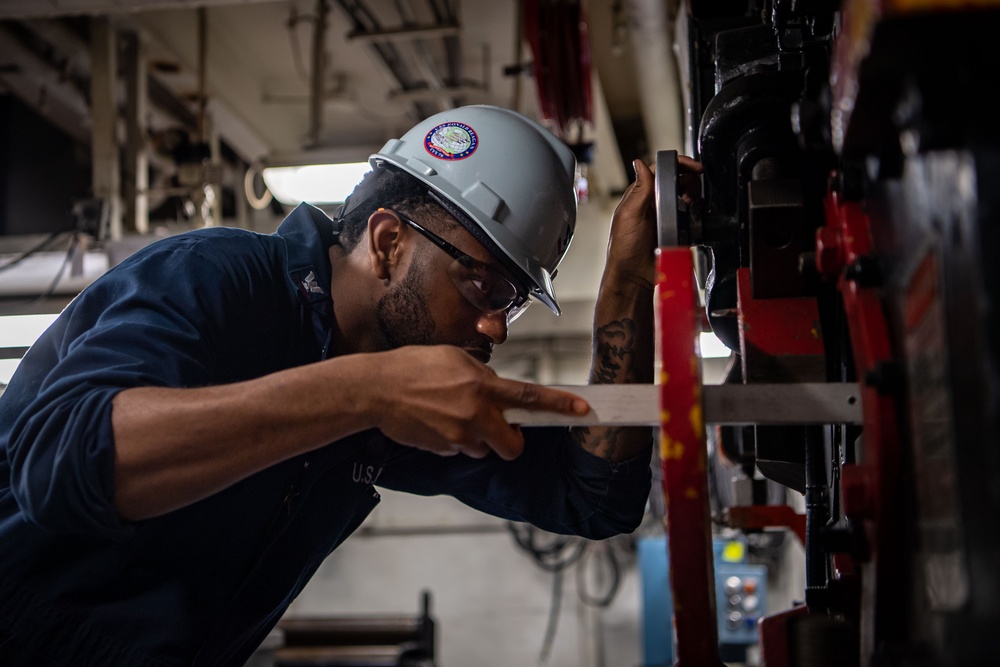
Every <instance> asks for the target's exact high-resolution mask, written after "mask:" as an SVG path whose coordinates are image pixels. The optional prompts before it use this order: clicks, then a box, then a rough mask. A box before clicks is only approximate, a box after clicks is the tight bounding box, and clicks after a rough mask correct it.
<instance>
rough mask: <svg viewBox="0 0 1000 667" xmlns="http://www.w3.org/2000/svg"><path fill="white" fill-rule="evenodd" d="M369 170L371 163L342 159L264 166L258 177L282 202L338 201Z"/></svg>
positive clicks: (345, 197)
mask: <svg viewBox="0 0 1000 667" xmlns="http://www.w3.org/2000/svg"><path fill="white" fill-rule="evenodd" d="M369 171H371V166H370V165H369V164H368V163H367V162H344V163H340V164H310V165H304V166H298V167H267V168H265V169H264V171H263V172H262V173H261V176H262V177H263V179H264V184H265V185H267V189H268V190H270V191H271V194H273V195H274V198H275V199H277V200H278V201H280V202H281V203H282V204H286V205H288V206H295V205H297V204H299V203H301V202H308V203H310V204H340V203H343V201H344V200H345V199H347V196H348V195H349V194H351V192H353V191H354V186H356V185H357V184H358V183H360V182H361V178H362V177H363V176H364V175H365V174H366V173H367V172H369Z"/></svg>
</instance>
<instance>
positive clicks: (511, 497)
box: [378, 428, 652, 539]
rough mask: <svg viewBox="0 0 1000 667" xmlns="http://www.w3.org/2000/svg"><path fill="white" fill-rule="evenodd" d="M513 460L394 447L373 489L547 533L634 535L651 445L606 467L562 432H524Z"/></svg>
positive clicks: (642, 508)
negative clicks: (442, 497) (456, 505)
mask: <svg viewBox="0 0 1000 667" xmlns="http://www.w3.org/2000/svg"><path fill="white" fill-rule="evenodd" d="M524 436H525V448H524V453H523V454H522V455H521V456H519V457H518V458H517V459H515V460H513V461H504V460H503V459H501V458H500V457H499V456H497V455H495V454H491V455H489V456H487V457H486V458H483V459H473V458H470V457H467V456H462V455H458V456H447V457H442V456H437V455H435V454H431V453H428V452H423V451H420V450H416V449H413V448H411V447H403V446H399V445H397V446H395V448H394V449H393V454H392V455H391V456H390V458H389V460H388V462H387V463H386V466H385V469H384V471H383V472H382V473H381V475H380V476H379V478H378V484H379V486H384V487H385V488H389V489H394V490H397V491H406V492H410V493H416V494H420V495H437V494H447V495H451V496H454V497H455V498H457V499H458V500H460V501H462V502H463V503H465V504H466V505H469V506H471V507H474V508H476V509H478V510H481V511H483V512H487V513H489V514H493V515H495V516H498V517H501V518H504V519H510V520H513V521H525V522H528V523H531V524H533V525H535V526H538V527H539V528H542V529H544V530H548V531H550V532H554V533H561V534H569V535H581V536H583V537H587V538H590V539H603V538H606V537H611V536H612V535H617V534H620V533H628V532H632V531H633V530H635V529H636V528H637V527H638V525H639V522H640V521H641V520H642V516H643V512H644V511H645V507H646V501H647V499H648V497H649V489H650V480H651V477H652V471H651V470H650V467H649V461H650V456H651V455H652V448H650V449H649V450H647V453H646V454H644V455H642V456H639V457H636V458H634V459H632V460H629V461H623V462H620V463H611V462H610V461H608V460H606V459H602V458H600V457H597V456H594V455H593V454H591V453H589V452H587V451H584V450H583V449H582V448H581V447H580V446H579V445H578V444H577V443H576V442H574V441H573V440H572V439H571V438H570V436H569V432H568V430H567V429H564V428H525V429H524Z"/></svg>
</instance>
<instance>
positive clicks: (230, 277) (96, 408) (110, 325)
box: [0, 235, 255, 539]
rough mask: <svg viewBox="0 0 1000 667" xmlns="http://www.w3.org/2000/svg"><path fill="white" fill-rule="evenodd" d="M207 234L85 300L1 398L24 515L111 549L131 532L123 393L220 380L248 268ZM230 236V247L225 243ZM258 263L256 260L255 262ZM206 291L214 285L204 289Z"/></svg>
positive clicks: (122, 272)
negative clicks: (123, 467) (111, 542)
mask: <svg viewBox="0 0 1000 667" xmlns="http://www.w3.org/2000/svg"><path fill="white" fill-rule="evenodd" d="M201 238H203V237H201V236H198V235H194V236H187V237H176V238H174V239H168V240H165V241H160V242H158V243H156V244H154V245H153V246H150V247H149V248H147V249H146V250H144V251H142V252H140V253H138V254H137V255H133V256H132V257H130V258H129V259H127V260H126V261H125V262H123V263H122V264H121V265H119V266H118V267H116V268H115V269H113V270H111V271H109V272H108V273H107V274H105V275H104V276H102V277H101V278H100V279H99V280H98V281H97V282H95V283H94V284H93V285H91V286H90V287H89V288H87V289H86V290H85V291H84V292H83V293H82V294H81V295H80V296H78V297H77V298H76V299H75V300H74V301H73V303H71V304H70V306H68V307H67V309H66V310H65V311H64V312H63V314H62V315H61V316H60V317H59V318H58V319H57V320H56V322H55V323H54V324H53V325H52V326H51V327H50V328H49V330H48V331H47V332H46V333H45V334H43V336H42V337H41V338H40V339H39V341H38V342H37V343H36V344H35V345H34V346H32V348H31V349H30V350H29V351H28V353H27V355H26V356H25V358H24V360H23V361H22V363H21V365H20V366H19V368H18V370H17V371H16V373H15V375H14V377H13V378H12V381H11V384H10V386H9V387H8V389H7V392H6V393H5V395H4V397H3V405H2V409H0V444H4V443H5V444H6V447H5V450H6V456H7V460H6V465H7V466H8V467H9V474H10V489H11V493H12V494H13V496H14V498H15V500H16V501H17V503H18V505H19V506H20V508H21V510H22V512H23V513H24V515H25V516H26V517H27V518H28V519H29V520H30V521H32V522H33V523H36V524H38V525H40V526H42V527H44V528H46V529H49V530H52V531H57V532H73V533H84V534H93V535H102V536H105V537H108V538H111V539H115V538H118V537H122V536H124V535H126V534H128V532H129V531H130V530H131V528H130V526H128V525H127V524H124V523H123V522H122V521H121V520H120V519H119V517H118V515H117V513H116V511H115V508H114V504H113V501H114V434H113V430H112V424H111V406H112V400H113V399H114V397H115V395H116V394H117V393H118V392H119V391H121V390H123V389H126V388H130V387H140V386H156V387H194V386H201V385H206V384H210V383H214V380H216V379H217V378H218V377H219V373H218V369H217V368H216V364H217V356H216V352H215V351H216V350H218V349H219V345H220V343H221V342H222V341H220V340H218V337H219V336H220V335H221V331H222V328H221V322H220V320H219V318H221V317H222V315H221V313H222V312H223V311H224V310H225V309H227V308H232V307H234V305H236V304H233V303H226V301H232V300H233V299H234V298H237V297H236V296H235V295H236V294H237V290H235V289H234V288H233V286H234V285H236V284H238V283H239V282H240V281H241V277H240V276H239V275H236V274H238V273H239V272H240V271H241V270H243V267H241V264H240V263H239V262H235V261H231V260H230V258H231V257H232V256H233V255H234V254H237V253H236V249H235V248H234V247H233V245H234V244H235V245H239V244H240V243H243V244H250V245H252V244H253V243H255V242H254V241H252V240H251V239H249V238H246V239H243V240H242V241H237V240H235V239H234V240H233V242H232V243H230V244H228V247H227V244H226V243H225V242H224V243H223V249H224V250H226V249H228V250H229V252H228V253H226V252H223V253H221V254H222V255H224V256H225V257H226V259H227V260H230V261H219V259H218V257H219V256H220V253H219V252H218V249H216V251H215V252H214V253H213V254H211V255H210V254H209V253H207V252H200V251H199V243H200V240H201ZM224 238H225V237H224ZM251 255H252V253H251ZM202 286H206V287H202Z"/></svg>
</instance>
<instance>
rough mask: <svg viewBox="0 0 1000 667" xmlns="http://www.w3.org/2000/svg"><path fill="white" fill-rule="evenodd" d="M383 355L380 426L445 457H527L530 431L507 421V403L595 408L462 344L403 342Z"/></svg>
mask: <svg viewBox="0 0 1000 667" xmlns="http://www.w3.org/2000/svg"><path fill="white" fill-rule="evenodd" d="M379 356H380V357H382V359H381V365H380V370H379V371H377V373H378V376H379V377H378V379H377V381H378V382H379V383H380V386H382V387H385V389H386V390H387V391H388V392H390V395H389V396H388V397H387V400H386V404H385V406H384V410H383V411H382V412H380V417H379V420H378V423H377V426H378V428H379V429H380V430H381V431H382V432H383V433H385V435H386V436H387V437H389V438H390V439H392V440H394V441H395V442H398V443H400V444H403V445H409V446H411V447H416V448H417V449H423V450H426V451H429V452H434V453H435V454H440V455H442V456H451V455H454V454H466V455H467V456H472V457H474V458H482V457H484V456H486V455H487V454H489V453H490V451H494V452H496V453H497V454H498V455H499V456H500V457H501V458H503V459H505V460H508V461H509V460H512V459H514V458H517V457H518V456H520V455H521V452H522V451H523V450H524V436H523V435H522V433H521V429H520V428H519V427H517V426H513V425H511V424H508V423H507V421H506V420H505V419H504V416H503V411H504V410H505V409H507V408H525V409H528V410H544V411H549V412H560V413H563V414H567V415H583V414H586V413H587V411H588V410H589V409H590V408H589V406H588V405H587V403H586V401H584V400H583V399H582V398H579V397H578V396H574V395H573V394H568V393H566V392H562V391H557V390H554V389H549V388H547V387H543V386H540V385H537V384H531V383H528V382H518V381H515V380H507V379H503V378H499V377H497V375H496V373H495V372H493V370H492V369H490V368H489V367H487V366H485V365H484V364H482V363H480V362H478V361H476V360H475V359H474V358H472V357H471V356H470V355H469V354H467V353H466V352H464V351H462V350H460V349H458V348H455V347H450V346H447V345H441V346H433V347H426V346H419V347H403V348H399V349H398V350H393V351H391V352H385V353H382V354H380V355H379Z"/></svg>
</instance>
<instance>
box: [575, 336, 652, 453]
mask: <svg viewBox="0 0 1000 667" xmlns="http://www.w3.org/2000/svg"><path fill="white" fill-rule="evenodd" d="M637 332H638V327H636V324H635V322H634V321H633V320H631V319H628V318H625V319H621V320H616V321H614V322H611V323H609V324H606V325H604V326H601V327H598V328H597V329H596V331H595V332H594V363H593V367H592V369H591V372H590V381H591V382H592V383H594V384H624V383H632V382H644V381H645V382H648V381H649V379H648V377H649V376H651V374H652V369H648V370H647V369H644V368H643V357H644V356H645V355H643V354H642V353H641V351H637V349H636V347H637V341H638V338H639V335H638V333H637ZM647 361H648V360H647ZM628 433H629V430H627V429H624V428H610V427H606V428H593V429H592V428H586V427H584V428H576V429H573V431H572V434H573V438H574V439H575V440H576V441H577V442H578V443H579V444H580V446H581V447H583V448H584V449H586V450H587V451H589V452H592V453H594V454H596V455H597V456H600V457H603V458H607V459H617V458H618V457H617V456H616V454H617V453H618V452H619V448H620V446H621V444H622V442H623V439H622V437H623V436H627V434H628ZM626 439H627V438H626Z"/></svg>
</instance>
